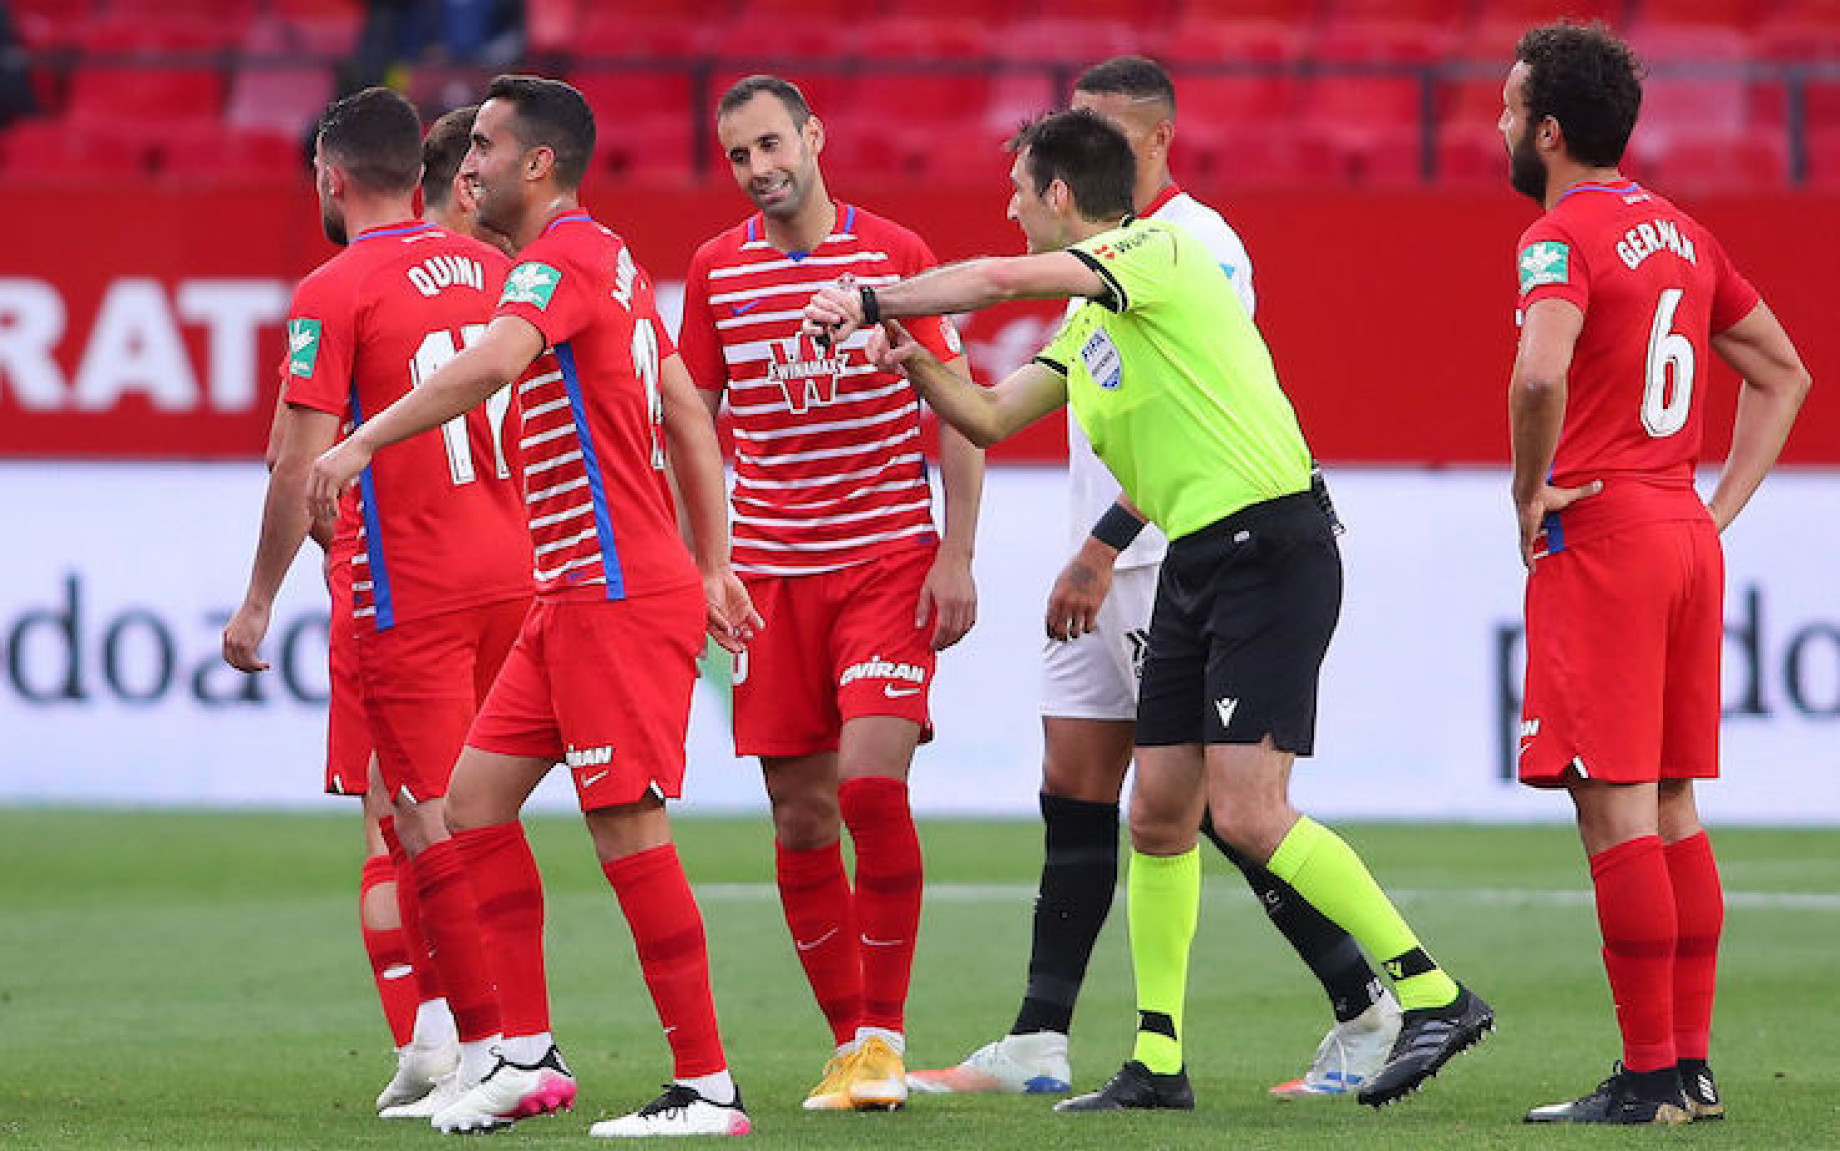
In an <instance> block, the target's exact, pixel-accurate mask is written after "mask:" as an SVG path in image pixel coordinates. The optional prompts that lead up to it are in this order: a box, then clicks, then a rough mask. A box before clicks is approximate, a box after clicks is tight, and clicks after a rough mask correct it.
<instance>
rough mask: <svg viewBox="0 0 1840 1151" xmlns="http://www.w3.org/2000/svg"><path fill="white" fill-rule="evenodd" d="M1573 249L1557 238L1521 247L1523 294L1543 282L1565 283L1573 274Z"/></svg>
mask: <svg viewBox="0 0 1840 1151" xmlns="http://www.w3.org/2000/svg"><path fill="white" fill-rule="evenodd" d="M1571 262H1572V250H1571V248H1570V247H1569V246H1568V245H1565V244H1561V243H1559V242H1558V241H1557V240H1541V241H1540V242H1539V243H1537V244H1528V245H1527V246H1526V247H1525V248H1523V249H1521V263H1520V268H1521V294H1522V295H1523V296H1524V295H1526V294H1527V293H1528V292H1530V291H1532V290H1533V289H1535V288H1537V287H1540V286H1541V285H1542V284H1563V283H1565V282H1566V280H1567V279H1569V278H1570V275H1571Z"/></svg>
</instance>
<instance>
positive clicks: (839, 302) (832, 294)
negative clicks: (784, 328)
mask: <svg viewBox="0 0 1840 1151" xmlns="http://www.w3.org/2000/svg"><path fill="white" fill-rule="evenodd" d="M804 315H805V319H804V323H803V325H802V326H801V330H802V331H803V332H804V333H805V334H806V335H808V336H810V337H812V338H813V339H815V340H819V341H821V342H828V343H830V344H831V345H832V346H835V345H837V344H840V343H842V342H843V341H845V340H847V339H849V338H850V336H851V335H853V334H854V333H855V331H856V329H858V328H860V327H862V322H863V314H862V296H861V294H860V293H859V292H858V291H857V290H856V288H855V287H854V286H853V285H850V284H845V283H841V282H840V283H836V284H827V285H825V286H824V287H822V288H819V289H818V291H817V294H816V295H814V296H812V298H811V302H810V303H808V304H806V305H805V313H804Z"/></svg>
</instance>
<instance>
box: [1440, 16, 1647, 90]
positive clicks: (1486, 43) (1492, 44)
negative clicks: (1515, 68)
mask: <svg viewBox="0 0 1840 1151" xmlns="http://www.w3.org/2000/svg"><path fill="white" fill-rule="evenodd" d="M1625 8H1626V4H1625V2H1624V0H1482V2H1481V4H1480V6H1479V7H1478V9H1477V12H1476V17H1475V19H1474V21H1472V22H1471V24H1470V25H1469V27H1468V28H1466V29H1463V30H1461V31H1460V33H1459V35H1458V36H1457V39H1456V42H1455V43H1454V44H1453V45H1452V48H1451V54H1452V56H1454V57H1457V58H1460V59H1467V60H1490V61H1500V62H1501V69H1502V72H1503V74H1504V75H1505V74H1506V73H1507V70H1508V68H1509V67H1511V66H1512V64H1513V61H1514V45H1515V44H1516V43H1517V42H1519V40H1520V38H1521V34H1522V33H1524V32H1526V31H1527V30H1528V29H1529V28H1534V27H1537V26H1539V25H1541V24H1550V23H1551V22H1552V21H1554V20H1556V19H1558V18H1560V17H1561V16H1565V17H1569V18H1571V19H1575V20H1602V21H1604V22H1605V23H1607V24H1609V25H1611V26H1612V27H1617V28H1620V27H1622V26H1623V15H1624V10H1625Z"/></svg>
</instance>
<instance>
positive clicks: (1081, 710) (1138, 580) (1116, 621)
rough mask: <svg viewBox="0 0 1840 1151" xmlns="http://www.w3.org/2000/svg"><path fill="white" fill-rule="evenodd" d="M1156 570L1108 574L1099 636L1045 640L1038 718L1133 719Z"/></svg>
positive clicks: (1146, 568) (1156, 567)
mask: <svg viewBox="0 0 1840 1151" xmlns="http://www.w3.org/2000/svg"><path fill="white" fill-rule="evenodd" d="M1161 570H1162V568H1161V565H1159V564H1145V565H1143V566H1141V567H1129V568H1124V569H1122V570H1120V571H1115V572H1113V573H1112V587H1111V591H1109V592H1108V593H1106V597H1105V602H1104V603H1103V604H1101V605H1099V621H1098V630H1097V631H1094V632H1091V633H1089V634H1087V635H1083V636H1081V637H1080V638H1079V639H1074V640H1065V641H1063V640H1058V639H1049V640H1044V644H1045V646H1044V647H1043V648H1042V654H1041V714H1042V715H1044V716H1047V717H1049V718H1052V719H1114V720H1132V719H1136V718H1137V684H1138V680H1139V679H1140V678H1142V676H1143V671H1144V649H1145V647H1146V645H1147V644H1148V641H1149V637H1150V609H1151V608H1152V607H1153V606H1154V605H1155V603H1156V581H1157V574H1158V573H1159V572H1160V571H1161Z"/></svg>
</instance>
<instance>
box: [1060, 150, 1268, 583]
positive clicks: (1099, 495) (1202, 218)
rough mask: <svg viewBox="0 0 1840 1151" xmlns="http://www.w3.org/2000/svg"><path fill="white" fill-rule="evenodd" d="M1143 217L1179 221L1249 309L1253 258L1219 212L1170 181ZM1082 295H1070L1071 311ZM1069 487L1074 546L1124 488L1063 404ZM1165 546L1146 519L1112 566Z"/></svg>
mask: <svg viewBox="0 0 1840 1151" xmlns="http://www.w3.org/2000/svg"><path fill="white" fill-rule="evenodd" d="M1140 214H1141V215H1143V216H1145V217H1154V218H1156V219H1158V220H1166V221H1168V222H1169V223H1171V224H1175V225H1178V226H1180V227H1182V228H1184V229H1186V230H1187V231H1188V232H1190V233H1191V234H1192V235H1194V237H1195V238H1196V239H1198V240H1200V241H1201V243H1202V245H1203V246H1204V247H1206V248H1207V250H1208V251H1209V252H1212V253H1213V254H1214V259H1216V260H1218V261H1220V267H1221V270H1222V271H1224V272H1226V273H1227V278H1228V279H1230V280H1232V281H1233V286H1234V287H1235V288H1237V289H1239V298H1240V301H1241V302H1242V303H1244V304H1245V305H1246V314H1247V315H1248V316H1250V315H1252V314H1253V309H1254V307H1255V305H1256V303H1257V299H1256V297H1255V296H1254V295H1253V292H1252V260H1251V258H1250V257H1248V256H1247V255H1246V245H1244V244H1242V243H1240V239H1239V234H1238V233H1237V232H1235V231H1234V230H1233V229H1232V228H1230V227H1228V226H1227V222H1226V221H1225V220H1223V219H1221V218H1220V213H1219V212H1216V211H1215V210H1214V209H1212V208H1210V207H1208V206H1207V205H1206V204H1203V203H1202V202H1201V201H1199V200H1197V199H1195V198H1194V197H1193V196H1190V195H1189V194H1188V193H1186V192H1184V191H1182V189H1180V188H1179V187H1177V186H1176V185H1174V184H1171V185H1170V186H1169V187H1167V188H1165V189H1163V191H1162V193H1161V194H1159V195H1158V196H1157V198H1156V199H1155V200H1152V201H1151V202H1150V204H1149V206H1148V207H1147V208H1146V209H1145V210H1144V211H1143V212H1142V213H1140ZM1085 303H1086V301H1085V300H1083V299H1080V300H1070V301H1068V305H1067V310H1068V312H1069V314H1071V313H1072V312H1073V310H1074V309H1076V308H1078V307H1080V306H1081V305H1082V304H1085ZM1067 480H1068V484H1067V488H1068V496H1069V512H1070V517H1071V518H1070V520H1069V523H1068V525H1067V526H1068V532H1069V536H1070V538H1071V540H1072V544H1073V547H1074V548H1075V549H1076V550H1077V549H1078V548H1079V546H1080V544H1081V543H1082V542H1083V541H1084V540H1085V539H1086V537H1087V536H1088V535H1090V534H1092V527H1093V525H1094V524H1096V523H1098V522H1099V517H1100V516H1102V515H1104V514H1105V509H1106V508H1109V507H1111V506H1112V505H1113V504H1114V503H1116V502H1117V501H1118V493H1119V492H1120V491H1122V490H1123V489H1121V488H1120V487H1119V486H1118V481H1117V480H1116V479H1114V478H1113V476H1112V473H1111V470H1110V469H1108V468H1107V467H1106V466H1105V465H1104V464H1103V463H1101V462H1099V457H1098V456H1097V455H1096V454H1094V452H1093V449H1092V441H1090V440H1088V439H1087V438H1086V433H1085V432H1083V431H1081V430H1080V421H1078V420H1076V419H1074V418H1073V409H1072V408H1068V409H1067ZM1167 550H1169V541H1168V540H1167V539H1165V538H1163V533H1162V532H1160V531H1158V530H1157V529H1156V526H1155V525H1154V524H1145V525H1144V530H1143V532H1142V533H1141V534H1139V535H1138V537H1137V540H1136V541H1135V542H1134V543H1132V544H1131V546H1130V547H1128V548H1126V549H1125V550H1124V551H1122V552H1120V553H1119V554H1118V559H1117V562H1116V563H1114V564H1113V567H1115V568H1133V567H1143V566H1145V565H1148V564H1158V563H1162V562H1163V553H1164V552H1166V551H1167Z"/></svg>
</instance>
